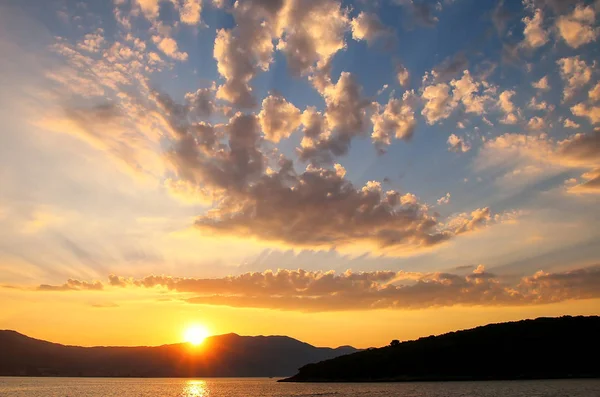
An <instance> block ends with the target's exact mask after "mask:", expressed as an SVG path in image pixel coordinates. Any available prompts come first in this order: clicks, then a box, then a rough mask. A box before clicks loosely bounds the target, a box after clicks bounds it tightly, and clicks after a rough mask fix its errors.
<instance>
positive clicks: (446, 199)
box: [437, 193, 451, 205]
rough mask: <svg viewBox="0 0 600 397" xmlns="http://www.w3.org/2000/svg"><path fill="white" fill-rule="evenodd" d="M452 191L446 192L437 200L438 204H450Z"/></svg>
mask: <svg viewBox="0 0 600 397" xmlns="http://www.w3.org/2000/svg"><path fill="white" fill-rule="evenodd" d="M450 197H451V196H450V193H446V195H445V196H444V197H441V198H439V199H438V200H437V203H438V205H442V204H448V203H449V202H450Z"/></svg>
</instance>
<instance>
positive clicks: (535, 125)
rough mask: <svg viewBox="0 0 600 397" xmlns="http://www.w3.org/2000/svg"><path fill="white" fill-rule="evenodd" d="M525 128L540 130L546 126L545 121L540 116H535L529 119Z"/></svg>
mask: <svg viewBox="0 0 600 397" xmlns="http://www.w3.org/2000/svg"><path fill="white" fill-rule="evenodd" d="M527 128H529V129H530V130H542V129H544V128H546V122H545V121H544V119H542V118H541V117H538V116H535V117H532V118H530V119H529V121H528V122H527Z"/></svg>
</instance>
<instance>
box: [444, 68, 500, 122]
mask: <svg viewBox="0 0 600 397" xmlns="http://www.w3.org/2000/svg"><path fill="white" fill-rule="evenodd" d="M450 85H451V86H452V87H453V91H452V95H453V98H454V101H456V102H461V103H462V104H463V105H464V106H465V111H466V112H467V113H475V114H478V115H482V114H484V113H485V112H486V110H485V107H486V104H487V103H488V102H489V101H491V97H490V96H489V95H485V94H484V95H479V94H478V93H479V90H480V87H481V85H482V83H480V82H476V81H474V80H473V78H472V76H471V74H470V73H469V71H468V70H465V71H464V72H463V76H462V77H461V79H460V80H452V81H451V82H450Z"/></svg>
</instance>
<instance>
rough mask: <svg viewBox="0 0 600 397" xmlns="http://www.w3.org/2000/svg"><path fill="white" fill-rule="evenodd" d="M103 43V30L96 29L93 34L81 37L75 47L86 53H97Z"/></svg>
mask: <svg viewBox="0 0 600 397" xmlns="http://www.w3.org/2000/svg"><path fill="white" fill-rule="evenodd" d="M104 43H105V40H104V30H103V29H96V31H95V32H94V33H88V34H86V35H85V36H83V40H81V41H80V42H79V43H78V44H77V47H78V48H79V49H81V50H84V51H87V52H98V51H100V50H101V49H102V46H103V45H104Z"/></svg>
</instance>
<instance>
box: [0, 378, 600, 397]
mask: <svg viewBox="0 0 600 397" xmlns="http://www.w3.org/2000/svg"><path fill="white" fill-rule="evenodd" d="M323 396H335V397H366V396H368V397H465V396H468V397H500V396H502V397H504V396H510V397H532V396H535V397H565V396H569V397H598V396H600V380H598V379H588V380H549V381H514V382H512V381H508V382H449V383H448V382H440V383H277V382H276V379H264V378H263V379H257V378H243V379H240V378H238V379H235V378H206V379H202V380H200V379H160V378H159V379H141V378H140V379H135V378H132V379H129V378H123V379H111V378H3V377H0V397H323Z"/></svg>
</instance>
